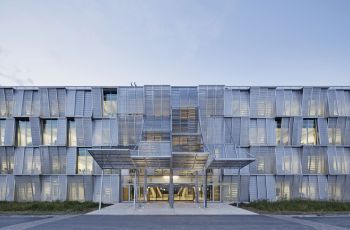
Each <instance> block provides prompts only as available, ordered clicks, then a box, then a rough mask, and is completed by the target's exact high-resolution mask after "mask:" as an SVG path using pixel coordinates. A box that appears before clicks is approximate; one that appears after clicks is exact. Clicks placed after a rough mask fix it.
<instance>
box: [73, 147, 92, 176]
mask: <svg viewBox="0 0 350 230" xmlns="http://www.w3.org/2000/svg"><path fill="white" fill-rule="evenodd" d="M92 166H93V159H92V156H91V155H90V154H89V153H88V151H87V149H85V148H79V149H78V157H77V174H92Z"/></svg>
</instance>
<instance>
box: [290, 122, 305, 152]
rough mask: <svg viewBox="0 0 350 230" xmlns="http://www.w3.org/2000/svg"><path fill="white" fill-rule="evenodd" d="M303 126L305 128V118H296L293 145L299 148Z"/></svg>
mask: <svg viewBox="0 0 350 230" xmlns="http://www.w3.org/2000/svg"><path fill="white" fill-rule="evenodd" d="M302 126H303V118H301V117H294V121H293V132H292V145H296V146H298V145H300V144H301V130H302Z"/></svg>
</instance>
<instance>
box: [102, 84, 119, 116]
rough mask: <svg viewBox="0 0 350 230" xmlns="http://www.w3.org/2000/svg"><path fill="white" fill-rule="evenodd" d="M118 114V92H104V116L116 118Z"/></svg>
mask: <svg viewBox="0 0 350 230" xmlns="http://www.w3.org/2000/svg"><path fill="white" fill-rule="evenodd" d="M116 114H117V91H116V90H104V92H103V116H105V117H109V116H116Z"/></svg>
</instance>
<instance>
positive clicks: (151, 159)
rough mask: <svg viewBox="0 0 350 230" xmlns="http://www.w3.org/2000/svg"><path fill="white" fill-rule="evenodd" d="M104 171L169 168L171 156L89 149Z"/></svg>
mask: <svg viewBox="0 0 350 230" xmlns="http://www.w3.org/2000/svg"><path fill="white" fill-rule="evenodd" d="M88 151H89V153H90V154H91V156H92V157H93V158H94V160H95V161H96V162H97V164H98V165H99V166H100V167H101V168H102V169H135V168H169V167H170V158H171V157H170V156H138V155H132V154H131V150H130V149H89V150H88Z"/></svg>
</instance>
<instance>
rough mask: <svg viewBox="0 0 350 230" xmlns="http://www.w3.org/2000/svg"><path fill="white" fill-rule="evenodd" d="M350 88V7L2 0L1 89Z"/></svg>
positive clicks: (319, 1) (312, 1) (316, 1)
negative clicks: (164, 86) (161, 86)
mask: <svg viewBox="0 0 350 230" xmlns="http://www.w3.org/2000/svg"><path fill="white" fill-rule="evenodd" d="M131 81H135V82H136V83H137V84H138V85H144V84H171V85H198V84H226V85H350V1H349V0H327V1H326V0H240V1H238V0H237V1H235V0H230V1H224V0H219V1H214V0H211V1H206V0H176V1H175V0H174V1H170V0H169V1H165V0H158V1H155V0H142V1H141V0H140V1H139V0H125V1H118V0H111V1H107V0H105V1H103V0H99V1H92V0H81V1H78V0H60V1H56V0H36V1H33V0H26V1H22V0H21V1H20V0H0V84H1V85H129V84H130V82H131Z"/></svg>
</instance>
